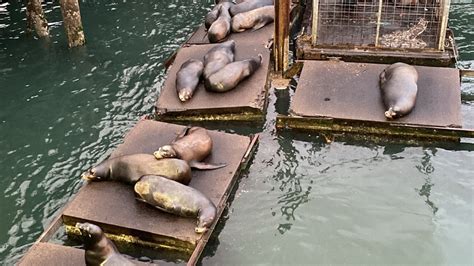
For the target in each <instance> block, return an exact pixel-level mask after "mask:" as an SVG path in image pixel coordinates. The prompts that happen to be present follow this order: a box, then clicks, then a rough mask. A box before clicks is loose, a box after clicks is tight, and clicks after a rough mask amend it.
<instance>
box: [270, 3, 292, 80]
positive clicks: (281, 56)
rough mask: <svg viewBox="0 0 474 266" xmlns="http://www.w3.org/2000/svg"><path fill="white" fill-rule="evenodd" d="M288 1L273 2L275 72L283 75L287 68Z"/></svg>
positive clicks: (288, 47) (288, 41)
mask: <svg viewBox="0 0 474 266" xmlns="http://www.w3.org/2000/svg"><path fill="white" fill-rule="evenodd" d="M289 28H290V0H275V34H274V36H275V38H274V48H275V49H274V50H273V54H274V57H275V71H277V72H279V73H281V74H283V72H285V71H286V70H287V68H288V53H289V49H290V40H289V32H290V30H289Z"/></svg>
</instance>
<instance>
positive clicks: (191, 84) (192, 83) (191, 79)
mask: <svg viewBox="0 0 474 266" xmlns="http://www.w3.org/2000/svg"><path fill="white" fill-rule="evenodd" d="M203 69H204V64H203V63H202V62H201V61H200V60H196V59H189V60H187V61H186V62H184V63H183V64H182V65H181V68H180V69H179V71H178V73H176V91H177V92H178V98H179V100H180V101H182V102H185V101H188V100H189V99H191V97H193V94H194V91H195V90H196V88H197V86H198V84H199V80H200V79H201V74H202V71H203Z"/></svg>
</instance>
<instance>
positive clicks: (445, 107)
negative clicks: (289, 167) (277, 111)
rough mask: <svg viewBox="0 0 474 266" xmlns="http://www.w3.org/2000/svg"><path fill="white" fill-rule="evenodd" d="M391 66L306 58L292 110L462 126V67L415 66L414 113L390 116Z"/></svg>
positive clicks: (308, 114)
mask: <svg viewBox="0 0 474 266" xmlns="http://www.w3.org/2000/svg"><path fill="white" fill-rule="evenodd" d="M387 66H388V65H382V64H364V63H346V62H340V61H305V63H304V67H303V70H302V73H301V76H300V79H299V83H298V86H297V88H296V93H295V95H294V98H293V100H292V103H291V107H290V108H291V113H292V114H293V115H294V116H302V117H329V118H337V119H351V120H364V121H375V122H386V123H393V124H411V125H426V126H437V127H461V125H462V120H461V112H460V107H461V95H460V80H459V70H457V69H452V68H435V67H423V66H415V68H416V69H417V71H418V74H419V79H418V96H417V101H416V106H415V108H414V110H413V112H412V113H411V114H409V115H408V116H406V117H402V118H400V119H397V120H393V121H387V120H386V118H385V117H384V111H385V107H384V105H383V102H382V98H381V93H380V89H379V74H380V73H381V72H382V70H383V69H384V68H385V67H387Z"/></svg>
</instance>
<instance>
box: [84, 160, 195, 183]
mask: <svg viewBox="0 0 474 266" xmlns="http://www.w3.org/2000/svg"><path fill="white" fill-rule="evenodd" d="M144 175H162V176H165V177H166V178H169V179H171V180H174V181H176V182H179V183H182V184H185V185H187V184H189V182H190V181H191V168H190V167H189V165H188V163H187V162H186V161H184V160H180V159H163V160H157V159H156V158H155V156H153V155H151V154H141V153H139V154H132V155H124V156H119V157H115V158H111V159H107V160H105V161H103V162H101V163H100V164H98V165H96V166H94V167H92V168H91V169H89V170H88V171H86V172H85V173H83V174H82V178H83V179H86V180H91V181H103V180H104V181H105V180H114V181H120V182H124V183H127V184H132V185H133V184H135V183H136V182H137V181H138V179H140V177H141V176H144Z"/></svg>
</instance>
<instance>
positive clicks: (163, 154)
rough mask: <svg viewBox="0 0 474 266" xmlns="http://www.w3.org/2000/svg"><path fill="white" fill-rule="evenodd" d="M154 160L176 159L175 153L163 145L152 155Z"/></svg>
mask: <svg viewBox="0 0 474 266" xmlns="http://www.w3.org/2000/svg"><path fill="white" fill-rule="evenodd" d="M153 156H155V158H156V159H158V160H159V159H163V158H176V157H177V154H176V151H175V150H174V149H173V147H171V146H170V145H165V146H162V147H160V148H159V149H158V150H157V151H155V152H154V153H153Z"/></svg>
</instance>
